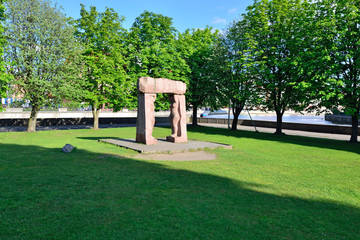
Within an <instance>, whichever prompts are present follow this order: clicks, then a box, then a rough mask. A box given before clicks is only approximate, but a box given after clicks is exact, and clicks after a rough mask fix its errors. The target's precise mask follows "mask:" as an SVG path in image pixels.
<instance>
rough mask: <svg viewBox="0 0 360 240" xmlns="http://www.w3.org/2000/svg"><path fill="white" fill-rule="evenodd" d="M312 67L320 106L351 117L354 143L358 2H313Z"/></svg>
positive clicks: (358, 94)
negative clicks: (336, 110)
mask: <svg viewBox="0 0 360 240" xmlns="http://www.w3.org/2000/svg"><path fill="white" fill-rule="evenodd" d="M313 7H314V8H315V9H314V13H315V18H314V19H315V20H314V23H313V28H314V29H315V31H314V32H313V33H314V34H313V39H314V44H313V48H312V49H311V50H312V51H311V54H312V55H311V57H312V64H313V65H314V66H318V69H317V70H318V72H319V74H318V76H317V77H318V79H317V80H318V81H317V89H316V90H317V93H318V96H319V98H320V100H321V105H322V106H326V107H328V108H333V107H335V106H341V107H343V108H344V111H345V113H346V114H349V115H351V117H352V132H351V138H350V142H354V143H355V142H357V138H358V126H359V112H360V40H359V39H360V2H359V1H357V0H346V1H344V0H340V1H337V0H336V1H335V0H324V1H319V2H316V3H314V5H313Z"/></svg>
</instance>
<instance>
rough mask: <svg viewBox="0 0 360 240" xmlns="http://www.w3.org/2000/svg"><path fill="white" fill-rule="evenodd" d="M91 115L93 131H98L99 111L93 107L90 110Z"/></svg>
mask: <svg viewBox="0 0 360 240" xmlns="http://www.w3.org/2000/svg"><path fill="white" fill-rule="evenodd" d="M92 113H93V118H94V126H93V129H94V130H99V114H100V109H98V108H96V107H93V108H92Z"/></svg>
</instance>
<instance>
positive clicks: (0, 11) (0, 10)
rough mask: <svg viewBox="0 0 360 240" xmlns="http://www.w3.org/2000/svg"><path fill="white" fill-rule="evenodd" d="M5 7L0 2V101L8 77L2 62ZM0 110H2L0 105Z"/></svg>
mask: <svg viewBox="0 0 360 240" xmlns="http://www.w3.org/2000/svg"><path fill="white" fill-rule="evenodd" d="M4 14H5V6H4V0H1V1H0V101H1V99H2V98H3V97H5V96H6V90H7V83H8V77H7V74H6V70H5V63H4V61H3V55H4V47H5V44H6V39H5V36H4V27H3V22H4V20H5V15H4ZM0 110H2V104H0Z"/></svg>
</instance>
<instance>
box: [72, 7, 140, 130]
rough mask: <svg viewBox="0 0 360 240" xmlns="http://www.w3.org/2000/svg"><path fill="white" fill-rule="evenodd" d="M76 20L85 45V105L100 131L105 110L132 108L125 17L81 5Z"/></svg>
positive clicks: (113, 12)
mask: <svg viewBox="0 0 360 240" xmlns="http://www.w3.org/2000/svg"><path fill="white" fill-rule="evenodd" d="M80 15H81V18H80V19H78V20H77V27H78V31H77V37H78V38H79V39H80V40H81V42H82V43H83V45H84V50H83V56H84V59H85V72H84V73H83V80H84V89H85V98H84V100H85V101H86V102H89V104H90V105H91V107H92V112H93V117H94V126H93V129H98V128H99V114H100V111H101V109H103V108H104V107H105V106H106V107H109V108H112V109H113V110H114V111H118V110H120V109H121V108H123V107H129V108H131V107H132V102H134V100H133V99H131V92H132V91H133V88H134V86H135V84H133V83H132V82H131V79H130V77H129V76H128V74H127V73H126V66H127V65H128V63H127V59H126V56H125V55H126V47H125V39H126V37H127V32H126V30H125V29H124V28H123V27H122V22H123V20H124V17H119V15H118V14H117V13H116V12H115V11H114V10H113V9H111V8H106V10H105V12H103V13H98V12H97V10H96V7H90V11H87V10H86V9H85V6H84V5H81V12H80Z"/></svg>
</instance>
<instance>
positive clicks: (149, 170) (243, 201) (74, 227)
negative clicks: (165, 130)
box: [0, 128, 360, 239]
mask: <svg viewBox="0 0 360 240" xmlns="http://www.w3.org/2000/svg"><path fill="white" fill-rule="evenodd" d="M214 130H215V129H214ZM191 131H193V129H191ZM199 131H200V130H199ZM205 132H207V133H208V134H220V133H217V131H214V132H212V129H208V128H207V129H206V131H205ZM239 134H240V136H243V135H242V134H245V136H246V134H247V133H239ZM236 136H237V135H236ZM249 137H253V136H252V135H249ZM262 138H266V136H265V135H264V136H263V137H262ZM0 153H1V154H0V180H1V185H0V186H1V191H0V236H1V238H2V239H358V237H359V236H360V229H359V228H358V226H359V225H360V210H359V209H358V208H356V207H352V206H345V205H342V204H339V203H335V202H330V201H320V200H306V199H300V198H296V197H291V196H277V195H273V194H269V193H265V192H261V190H257V191H255V190H253V189H252V188H254V187H256V188H257V189H261V188H263V189H264V191H265V190H266V187H265V186H261V185H258V184H256V185H255V184H253V183H249V182H239V181H234V180H232V179H229V178H224V177H219V176H215V175H209V174H202V173H197V172H191V171H186V170H177V169H171V168H169V167H167V166H165V165H162V164H158V163H153V162H149V161H140V160H136V159H131V158H126V157H119V156H112V155H104V154H97V153H92V152H88V151H84V150H81V149H77V150H76V151H75V152H72V153H70V154H65V153H62V152H61V151H60V150H59V149H54V148H43V147H39V146H23V145H16V144H1V145H0ZM193 164H196V163H193Z"/></svg>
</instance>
